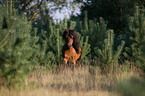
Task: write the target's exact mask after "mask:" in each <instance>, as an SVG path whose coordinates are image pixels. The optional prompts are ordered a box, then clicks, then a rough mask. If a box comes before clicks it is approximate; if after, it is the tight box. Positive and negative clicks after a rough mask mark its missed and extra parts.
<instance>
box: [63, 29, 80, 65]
mask: <svg viewBox="0 0 145 96" xmlns="http://www.w3.org/2000/svg"><path fill="white" fill-rule="evenodd" d="M63 39H64V40H65V44H64V46H63V47H62V56H63V60H64V62H65V64H67V61H68V60H70V61H71V62H73V63H74V68H75V65H76V61H77V60H78V59H79V60H80V59H81V46H80V43H79V40H78V37H77V33H76V32H75V30H67V29H65V31H64V33H63Z"/></svg>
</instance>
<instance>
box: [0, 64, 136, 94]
mask: <svg viewBox="0 0 145 96" xmlns="http://www.w3.org/2000/svg"><path fill="white" fill-rule="evenodd" d="M93 69H94V68H90V67H88V66H84V67H78V68H76V69H75V70H73V69H71V68H64V70H59V71H57V72H50V71H46V70H43V69H39V70H36V71H35V72H33V73H32V74H30V75H29V76H28V77H27V79H26V82H25V87H24V88H23V87H22V88H21V87H15V88H11V89H8V88H5V87H3V88H2V89H1V90H0V96H112V95H115V94H116V93H115V92H114V90H115V84H116V83H118V82H120V81H121V80H123V79H125V80H127V79H129V78H131V77H139V74H138V73H136V72H134V71H130V72H127V71H124V72H122V71H119V72H117V73H114V74H111V73H110V74H107V75H102V74H100V70H99V68H97V67H96V68H95V70H93ZM92 70H93V71H92ZM116 95H117V94H116Z"/></svg>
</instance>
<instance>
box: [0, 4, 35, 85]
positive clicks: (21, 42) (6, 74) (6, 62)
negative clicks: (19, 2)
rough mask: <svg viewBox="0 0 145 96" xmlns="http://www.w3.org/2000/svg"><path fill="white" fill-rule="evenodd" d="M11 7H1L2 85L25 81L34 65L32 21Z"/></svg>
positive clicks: (0, 61)
mask: <svg viewBox="0 0 145 96" xmlns="http://www.w3.org/2000/svg"><path fill="white" fill-rule="evenodd" d="M10 2H11V1H10ZM11 7H12V3H10V4H9V3H7V6H6V8H4V9H0V12H2V13H1V14H0V29H1V30H0V34H1V35H0V85H5V84H6V85H13V84H15V83H18V82H23V81H24V78H25V75H26V74H28V72H29V71H30V70H31V68H32V67H31V65H30V64H32V65H33V62H32V60H31V58H32V54H33V47H32V45H31V44H32V43H33V41H32V39H33V38H32V37H31V34H30V32H31V23H30V22H28V21H27V18H26V16H25V15H21V16H19V15H17V10H16V9H14V8H13V10H12V9H9V8H11Z"/></svg>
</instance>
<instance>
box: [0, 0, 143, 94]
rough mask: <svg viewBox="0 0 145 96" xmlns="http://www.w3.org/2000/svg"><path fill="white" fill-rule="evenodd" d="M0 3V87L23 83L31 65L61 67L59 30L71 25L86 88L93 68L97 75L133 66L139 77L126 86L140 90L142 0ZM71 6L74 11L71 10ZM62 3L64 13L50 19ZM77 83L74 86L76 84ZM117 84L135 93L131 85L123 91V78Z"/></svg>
mask: <svg viewBox="0 0 145 96" xmlns="http://www.w3.org/2000/svg"><path fill="white" fill-rule="evenodd" d="M0 4H1V5H0V89H1V88H2V89H3V88H5V87H6V88H9V87H14V86H15V85H23V86H26V83H25V82H26V78H27V77H28V76H29V75H30V74H31V73H35V71H36V70H37V71H38V70H39V72H40V73H41V72H43V71H44V70H45V71H47V72H48V73H49V72H50V71H51V72H52V73H53V74H54V73H56V74H58V73H59V72H60V70H65V69H64V67H62V66H65V65H64V63H63V60H62V54H61V50H62V46H63V44H64V41H63V39H62V34H63V32H64V30H65V29H75V30H76V32H77V33H78V38H79V40H80V44H81V48H82V59H81V64H80V65H77V66H87V68H88V72H89V73H88V74H91V76H92V77H91V79H92V80H94V81H93V83H91V84H93V85H91V87H90V88H94V86H95V85H94V84H95V82H96V81H95V80H96V79H94V78H97V77H94V76H96V72H98V71H97V70H98V69H99V70H100V71H99V72H100V73H99V74H101V75H102V76H104V75H105V76H109V75H108V74H112V75H113V74H118V72H120V71H121V72H124V71H125V72H132V70H133V72H135V73H138V74H139V77H140V76H141V77H140V78H141V79H136V78H133V79H131V80H130V81H132V82H131V84H130V83H129V84H128V85H127V87H128V88H132V87H131V86H132V84H135V85H136V84H137V85H138V84H140V86H136V88H138V89H139V90H137V91H136V94H141V95H140V96H143V95H144V94H145V93H144V92H143V91H142V90H141V88H143V89H145V87H143V86H141V85H143V84H145V82H144V80H145V78H144V72H145V10H144V7H145V1H144V0H70V1H69V0H0ZM76 8H80V14H77V15H74V14H73V13H74V12H75V10H76ZM63 9H70V14H69V15H70V18H69V19H68V18H64V20H62V21H59V20H55V21H54V19H53V17H52V13H54V12H56V11H58V10H59V12H62V10H63ZM69 67H70V66H69ZM65 68H66V67H65ZM83 68H86V67H83ZM42 70H43V71H42ZM70 70H73V69H70ZM78 72H79V70H78ZM84 72H85V71H84ZM71 74H72V73H71ZM92 74H93V75H92ZM126 74H127V73H126ZM89 76H90V75H89ZM120 78H121V77H120ZM87 79H88V80H90V79H89V77H87ZM115 80H116V79H115ZM115 80H114V82H116V81H115ZM117 80H118V79H117ZM135 80H136V81H135ZM140 80H141V81H140ZM110 81H111V80H110ZM88 82H90V81H88ZM118 82H119V80H118ZM118 82H117V83H118ZM53 83H54V82H53ZM75 84H76V83H75ZM77 84H78V85H75V88H80V89H81V88H82V87H76V86H79V83H77ZM86 84H88V83H86ZM89 84H90V83H89ZM113 84H114V83H113ZM119 84H120V87H119V88H120V89H119V90H121V92H122V94H123V95H124V94H125V95H126V94H127V95H129V96H136V95H135V94H134V95H133V94H132V92H133V91H132V90H135V89H132V90H131V91H129V92H130V93H129V92H126V91H125V87H123V86H126V85H125V84H126V82H125V83H124V82H121V83H119ZM54 85H55V84H54ZM56 85H57V84H56ZM66 86H67V85H66ZM69 86H71V84H70V85H69ZM85 86H87V85H85ZM104 86H105V88H106V86H108V85H104ZM110 86H114V85H110ZM51 87H53V85H51ZM69 88H71V87H69ZM88 88H89V87H88ZM109 88H110V87H108V89H109ZM111 88H112V87H111ZM72 90H73V89H72ZM112 90H113V89H112ZM123 95H122V96H123Z"/></svg>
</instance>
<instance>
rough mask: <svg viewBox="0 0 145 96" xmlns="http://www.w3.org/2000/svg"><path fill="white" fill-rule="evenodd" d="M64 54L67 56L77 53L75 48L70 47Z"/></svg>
mask: <svg viewBox="0 0 145 96" xmlns="http://www.w3.org/2000/svg"><path fill="white" fill-rule="evenodd" d="M65 55H67V56H69V57H73V56H75V55H77V53H76V51H75V49H74V48H73V47H71V48H70V49H68V50H66V51H65Z"/></svg>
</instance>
